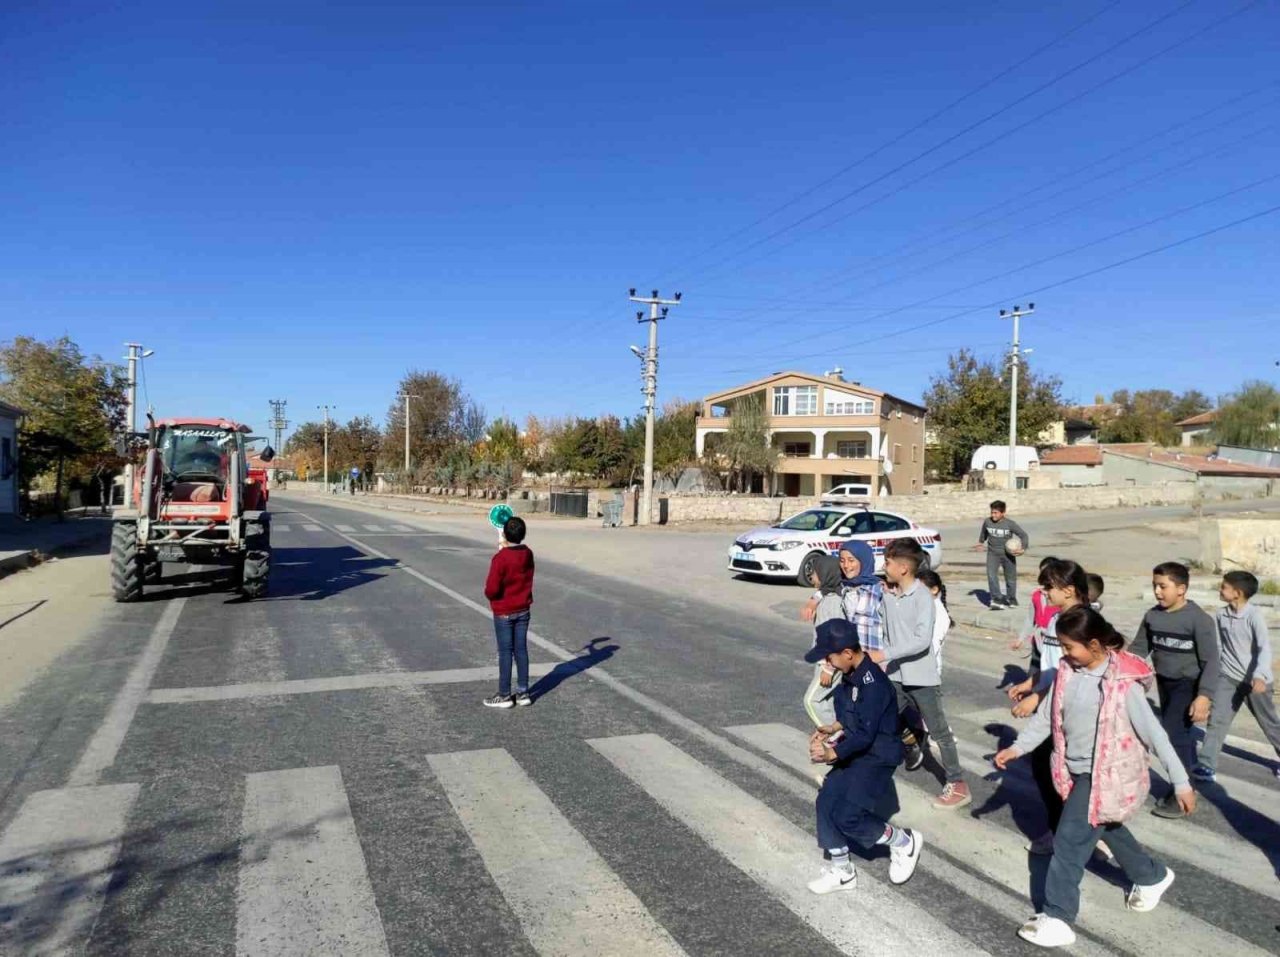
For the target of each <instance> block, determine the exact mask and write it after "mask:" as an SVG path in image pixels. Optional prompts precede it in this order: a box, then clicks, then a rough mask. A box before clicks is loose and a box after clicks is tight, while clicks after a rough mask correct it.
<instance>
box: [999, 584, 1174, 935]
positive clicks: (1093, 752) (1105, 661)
mask: <svg viewBox="0 0 1280 957" xmlns="http://www.w3.org/2000/svg"><path fill="white" fill-rule="evenodd" d="M1057 634H1058V640H1059V641H1060V642H1061V643H1062V656H1063V657H1062V661H1061V662H1060V663H1059V665H1058V672H1057V676H1056V677H1055V679H1054V683H1053V689H1052V692H1051V698H1050V702H1049V706H1048V707H1046V708H1041V709H1040V710H1038V711H1037V712H1036V714H1035V716H1034V717H1033V718H1032V719H1031V721H1030V723H1028V725H1027V727H1026V728H1025V729H1024V730H1023V732H1022V733H1021V734H1020V735H1018V739H1017V740H1016V741H1015V742H1014V743H1013V745H1012V746H1011V747H1008V748H1005V749H1004V750H1002V751H1000V752H999V753H998V754H997V755H996V756H995V765H996V767H997V768H999V769H1001V770H1005V769H1006V768H1007V767H1008V766H1009V764H1010V763H1011V762H1012V761H1014V760H1016V759H1017V758H1020V757H1021V756H1022V755H1024V754H1026V753H1028V752H1029V751H1034V750H1035V749H1036V748H1037V747H1039V745H1040V744H1041V742H1043V741H1045V740H1046V739H1050V738H1051V739H1052V741H1053V779H1054V783H1055V784H1056V786H1057V789H1058V794H1059V795H1061V797H1062V799H1063V801H1064V806H1063V811H1062V820H1061V821H1060V822H1059V824H1058V832H1057V834H1056V835H1055V836H1054V844H1053V858H1052V860H1050V862H1049V873H1048V876H1047V878H1046V880H1045V890H1044V906H1043V908H1042V909H1041V911H1040V912H1039V913H1037V914H1036V915H1035V916H1033V917H1032V918H1030V919H1029V920H1028V921H1027V922H1026V923H1025V924H1023V925H1022V927H1021V928H1020V929H1019V930H1018V936H1019V937H1021V938H1023V939H1024V940H1028V941H1030V942H1031V943H1033V944H1036V945H1038V946H1040V947H1065V946H1067V945H1069V944H1072V943H1074V942H1075V939H1076V935H1075V931H1073V930H1072V929H1071V924H1072V923H1073V922H1074V921H1075V919H1076V917H1077V916H1079V912H1080V881H1081V879H1082V878H1083V877H1084V868H1085V865H1086V864H1087V863H1088V861H1089V857H1090V855H1091V854H1092V853H1093V849H1094V847H1095V846H1096V845H1097V843H1098V839H1099V838H1100V837H1103V836H1104V835H1105V836H1106V840H1107V844H1108V845H1109V846H1110V849H1111V852H1112V854H1114V856H1115V860H1116V863H1117V864H1118V865H1119V866H1120V868H1121V869H1122V870H1123V871H1124V873H1125V877H1127V878H1128V879H1129V881H1130V882H1131V884H1132V886H1131V888H1130V890H1129V894H1128V897H1127V898H1126V900H1125V906H1126V907H1128V908H1129V910H1133V911H1139V912H1143V911H1149V910H1152V909H1153V908H1155V906H1156V905H1157V904H1159V903H1160V898H1161V897H1162V896H1163V895H1164V892H1165V891H1167V890H1168V889H1169V885H1170V884H1172V883H1173V878H1174V874H1173V871H1172V870H1171V869H1170V868H1168V867H1166V866H1165V865H1164V864H1161V863H1160V862H1159V861H1156V860H1154V859H1153V858H1152V857H1151V856H1150V855H1149V854H1147V852H1146V851H1145V850H1143V848H1142V846H1141V845H1140V844H1139V843H1138V842H1137V840H1136V839H1135V838H1134V836H1133V834H1132V833H1130V831H1129V829H1128V828H1127V827H1125V821H1127V820H1129V819H1130V818H1132V817H1133V816H1134V815H1135V814H1137V813H1138V810H1139V809H1140V808H1141V807H1142V805H1143V802H1144V801H1145V799H1146V796H1147V789H1148V787H1149V786H1150V771H1149V768H1148V764H1147V762H1148V760H1149V756H1148V752H1150V751H1154V752H1155V754H1156V755H1157V756H1158V757H1159V758H1160V761H1161V763H1162V764H1164V766H1165V770H1166V772H1167V773H1168V775H1169V780H1171V781H1172V782H1173V787H1174V792H1175V794H1176V795H1177V801H1178V804H1179V805H1180V806H1181V808H1182V809H1183V812H1184V813H1188V814H1189V813H1190V812H1192V811H1193V810H1195V806H1196V795H1195V792H1194V791H1193V790H1192V789H1191V782H1190V780H1189V779H1188V778H1187V772H1186V770H1185V769H1184V768H1183V766H1182V762H1181V761H1180V760H1179V758H1178V755H1177V754H1176V753H1175V752H1174V750H1173V746H1172V745H1171V744H1170V742H1169V737H1168V735H1167V734H1165V732H1164V729H1163V728H1162V727H1161V725H1160V723H1159V722H1158V721H1157V720H1156V718H1155V716H1154V715H1153V714H1152V713H1151V708H1150V707H1149V706H1148V704H1147V698H1146V689H1147V688H1149V687H1150V685H1151V679H1152V671H1151V667H1150V666H1149V665H1148V664H1147V663H1146V662H1145V661H1143V660H1142V659H1141V658H1139V657H1138V656H1137V655H1133V654H1130V653H1128V652H1126V651H1123V650H1122V649H1123V648H1124V639H1123V638H1122V637H1121V636H1120V635H1119V634H1117V633H1116V630H1115V629H1114V628H1112V627H1111V625H1110V623H1108V622H1107V620H1106V619H1105V618H1103V617H1102V616H1101V615H1100V614H1098V612H1096V611H1094V610H1093V609H1091V608H1086V607H1082V606H1078V607H1075V608H1072V609H1069V610H1067V611H1064V612H1063V613H1062V614H1061V615H1060V616H1059V617H1058V623H1057Z"/></svg>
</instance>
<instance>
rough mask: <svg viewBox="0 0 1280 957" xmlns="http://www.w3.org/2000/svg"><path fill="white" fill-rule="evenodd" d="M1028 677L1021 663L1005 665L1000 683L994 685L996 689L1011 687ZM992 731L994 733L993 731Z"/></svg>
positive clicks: (1028, 673) (1029, 675)
mask: <svg viewBox="0 0 1280 957" xmlns="http://www.w3.org/2000/svg"><path fill="white" fill-rule="evenodd" d="M1029 677H1031V674H1030V672H1028V671H1027V669H1026V668H1024V667H1022V666H1021V665H1005V666H1004V677H1003V678H1001V679H1000V683H999V684H998V685H996V690H997V691H998V690H1000V689H1001V688H1012V687H1013V686H1014V685H1016V684H1020V683H1022V682H1023V681H1026V680H1027V679H1028V678H1029ZM987 730H988V731H990V730H991V728H990V727H988V728H987ZM992 733H993V734H994V733H995V732H992Z"/></svg>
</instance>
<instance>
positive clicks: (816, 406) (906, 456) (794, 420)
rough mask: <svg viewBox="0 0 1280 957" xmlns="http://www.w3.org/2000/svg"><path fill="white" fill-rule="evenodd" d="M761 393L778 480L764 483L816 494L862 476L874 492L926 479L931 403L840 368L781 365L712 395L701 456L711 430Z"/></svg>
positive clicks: (725, 425) (705, 410)
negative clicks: (854, 378) (823, 370)
mask: <svg viewBox="0 0 1280 957" xmlns="http://www.w3.org/2000/svg"><path fill="white" fill-rule="evenodd" d="M753 397H754V398H758V400H759V401H760V402H761V403H762V407H763V409H764V415H765V420H766V430H767V435H768V441H769V444H770V446H771V448H772V450H773V452H774V454H775V457H776V458H775V464H774V466H773V480H772V486H773V487H772V488H771V489H762V491H767V492H771V493H773V494H778V493H781V494H783V495H792V496H815V495H821V494H822V493H823V492H826V491H829V490H830V489H831V488H833V487H834V486H836V485H842V484H845V483H848V482H857V483H862V484H866V485H870V486H871V488H872V492H873V494H877V495H887V494H898V495H907V494H911V493H917V492H919V491H921V489H922V488H923V487H924V449H925V408H924V406H922V405H920V404H918V403H915V402H909V401H907V400H906V399H901V398H898V397H897V396H894V395H890V394H889V393H887V392H881V391H879V390H878V389H871V388H868V387H866V386H864V385H862V384H861V383H860V382H849V381H846V380H845V379H844V376H843V374H842V373H841V372H840V371H839V370H836V371H835V372H832V373H830V374H828V375H822V376H819V375H810V374H808V373H805V372H778V373H774V374H773V375H771V376H769V377H768V378H765V379H759V380H756V381H755V382H748V383H745V384H744V385H739V386H735V387H733V388H732V389H725V390H724V391H723V392H717V393H715V394H714V395H710V396H707V397H706V398H705V399H704V400H703V402H702V411H701V413H700V415H699V417H698V423H697V429H696V432H695V445H696V448H695V451H696V453H697V455H698V457H699V458H702V456H703V454H704V453H705V452H707V451H709V450H710V451H714V445H715V439H714V438H711V437H713V436H716V435H717V434H723V433H725V432H728V431H729V428H730V426H731V425H732V424H733V412H734V409H735V407H736V406H737V405H738V403H740V402H742V401H744V400H749V399H752V398H753ZM709 438H711V443H710V449H709V448H708V439H709Z"/></svg>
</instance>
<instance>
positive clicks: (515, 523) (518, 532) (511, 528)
mask: <svg viewBox="0 0 1280 957" xmlns="http://www.w3.org/2000/svg"><path fill="white" fill-rule="evenodd" d="M528 531H529V529H528V527H527V526H526V525H525V524H524V519H523V518H521V517H520V516H519V515H513V516H512V517H511V518H509V519H507V523H506V524H505V525H503V526H502V537H503V538H505V539H506V540H507V541H508V542H509V543H510V544H512V545H519V544H520V543H521V542H523V541H524V536H525V534H526V533H527V532H528Z"/></svg>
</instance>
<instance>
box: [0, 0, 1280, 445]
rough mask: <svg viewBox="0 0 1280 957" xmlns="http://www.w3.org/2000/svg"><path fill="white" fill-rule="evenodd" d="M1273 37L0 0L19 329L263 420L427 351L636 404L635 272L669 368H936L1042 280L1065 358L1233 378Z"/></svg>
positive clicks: (389, 393) (650, 11) (1259, 191)
mask: <svg viewBox="0 0 1280 957" xmlns="http://www.w3.org/2000/svg"><path fill="white" fill-rule="evenodd" d="M1234 11H1240V12H1238V13H1236V14H1235V15H1234V16H1232V13H1233V12H1234ZM1224 18H1225V19H1224ZM1278 53H1280V4H1277V2H1276V0H1256V2H1249V0H1235V2H1226V0H1224V2H1216V0H1190V2H1187V0H1161V2H1156V0H1125V2H1112V0H1083V2H1081V3H1075V4H1061V3H1049V2H1030V3H1028V2H1019V0H994V2H985V3H982V4H957V3H944V2H934V0H918V2H914V3H910V4H901V3H899V4H890V3H874V2H864V3H858V4H849V3H838V2H830V3H814V2H802V3H799V4H786V5H784V4H762V3H752V2H735V3H728V2H723V3H720V2H717V3H698V2H688V0H685V2H681V3H667V2H649V3H645V4H623V3H600V2H599V0H596V2H581V3H543V4H527V3H514V2H506V3H490V2H484V0H479V2H475V3H458V4H437V3H421V2H415V3H408V2H406V3H379V2H362V3H359V4H356V3H345V4H343V3H330V4H314V3H300V2H296V3H295V2H289V3H283V2H270V0H268V2H261V0H258V2H254V3H247V2H238V0H221V2H218V3H211V2H194V0H193V2H190V3H180V4H174V3H159V2H135V3H130V4H119V5H108V4H102V3H97V2H91V0H80V2H76V0H72V2H69V3H65V4H56V5H53V4H39V3H35V2H30V0H28V2H17V3H11V4H6V5H5V11H4V12H3V13H0V60H2V61H3V62H4V63H5V66H4V68H3V69H4V73H5V86H6V93H5V96H4V98H3V100H0V131H2V132H3V138H4V143H5V147H4V149H3V151H0V205H2V207H3V209H4V211H5V213H4V220H5V226H4V228H3V229H0V339H8V338H10V337H12V336H13V335H18V334H30V335H37V336H40V337H52V336H57V335H61V334H64V333H65V334H67V335H70V336H71V337H72V338H74V339H75V340H76V341H78V342H79V343H80V344H81V345H82V347H83V348H85V349H86V350H87V351H89V352H96V353H101V354H102V355H104V356H106V357H109V358H115V357H118V356H121V355H123V346H122V345H121V343H123V342H124V341H126V340H131V339H135V340H140V341H142V342H144V343H145V344H146V345H148V346H150V347H151V348H154V349H155V350H156V355H155V356H154V358H152V359H151V360H149V361H148V364H147V393H148V395H149V398H150V401H151V402H152V404H153V405H154V406H155V407H156V409H157V411H158V412H161V413H165V414H169V413H183V412H190V413H205V414H230V415H233V416H235V417H238V418H241V419H243V420H245V421H248V422H249V423H251V424H253V425H256V426H258V427H259V428H263V427H265V421H266V419H267V412H268V405H267V400H268V399H270V398H286V399H288V401H289V415H290V418H291V419H292V420H293V421H294V422H299V421H303V420H305V419H308V418H313V417H316V416H317V415H318V413H316V412H315V406H316V405H317V404H319V403H325V402H327V403H330V404H332V405H336V406H337V412H336V415H337V416H338V417H340V418H343V419H345V418H347V417H349V416H351V415H357V414H366V413H367V414H371V415H373V416H374V417H375V418H376V419H378V420H379V421H381V420H382V419H383V417H384V415H385V412H386V409H387V407H388V405H389V404H390V402H391V401H392V399H393V396H394V392H395V385H396V382H397V381H398V379H399V376H400V375H401V374H402V373H403V372H404V371H405V370H407V369H409V368H421V369H436V370H439V371H441V372H445V373H447V374H449V375H452V376H456V377H457V378H459V379H460V380H461V381H462V382H463V384H464V386H465V387H466V389H467V390H468V391H469V392H470V393H472V394H473V395H474V396H475V397H476V398H477V399H478V400H479V401H480V402H481V403H482V404H483V405H484V406H485V407H486V409H487V410H488V412H489V413H490V414H491V415H497V414H500V413H504V412H505V413H506V414H508V415H514V416H516V417H518V418H522V417H523V416H524V414H525V413H527V412H534V413H537V414H540V415H557V414H568V413H574V414H587V415H593V414H597V413H601V412H614V413H617V414H619V415H628V414H634V413H635V412H636V411H637V410H638V408H639V406H640V394H639V379H638V371H639V370H638V364H637V362H636V360H635V359H634V358H633V357H632V356H631V354H630V353H629V352H628V349H627V346H628V344H630V343H640V344H642V343H643V336H644V330H643V329H642V328H640V327H638V326H637V325H636V323H635V321H634V312H635V309H636V308H637V307H635V306H634V305H633V304H631V303H629V302H628V301H627V298H626V292H627V289H628V287H630V286H636V287H638V288H639V289H640V290H641V291H642V292H644V291H647V290H650V289H652V288H655V287H656V288H659V289H661V290H662V291H663V293H664V294H669V293H671V292H674V291H675V290H677V289H679V290H680V291H682V292H683V293H684V303H683V304H682V305H681V306H679V307H678V308H675V309H673V310H672V316H671V318H670V319H669V320H668V321H666V322H664V323H663V324H662V327H661V330H660V333H661V359H662V365H661V379H660V399H664V400H665V399H667V398H671V397H673V396H682V397H698V396H701V395H704V394H708V393H710V392H713V391H718V390H719V389H722V388H725V387H728V386H731V385H734V384H736V383H738V382H742V381H746V380H748V379H752V378H756V377H758V376H762V375H766V374H768V373H770V372H772V371H775V370H778V369H783V368H799V369H805V370H809V371H815V372H821V371H823V370H824V369H827V368H830V367H832V366H834V365H840V366H843V367H844V369H845V370H846V376H847V377H848V378H853V379H859V380H861V381H862V382H864V383H866V384H868V385H871V386H874V387H876V388H880V389H884V390H886V391H892V392H895V393H899V394H901V395H903V396H906V397H909V398H916V397H918V396H919V394H920V393H921V391H922V390H923V389H924V388H925V386H926V384H927V381H928V378H929V376H930V374H932V373H933V372H935V371H936V370H938V369H939V368H941V367H942V366H943V365H944V363H945V360H946V356H947V353H948V352H949V351H951V350H953V349H954V348H957V347H959V346H962V345H969V346H972V347H974V348H975V349H977V350H978V351H979V352H981V353H984V354H995V353H997V352H998V351H1000V350H1001V349H1002V348H1004V344H1005V343H1006V342H1007V339H1008V336H1009V328H1008V324H1007V323H1002V321H1001V320H1000V319H999V318H998V317H997V312H996V308H997V306H998V305H1012V304H1013V303H1015V302H1025V301H1026V300H1027V299H1028V298H1031V299H1034V300H1035V301H1036V302H1037V307H1038V308H1037V313H1036V315H1035V317H1034V318H1032V319H1031V320H1028V322H1027V323H1026V325H1025V328H1024V341H1025V344H1026V345H1027V346H1030V347H1032V348H1033V349H1034V350H1035V351H1034V353H1033V354H1032V356H1031V358H1030V361H1031V362H1032V363H1033V364H1035V365H1036V366H1037V367H1038V368H1040V369H1042V370H1045V371H1049V372H1052V373H1054V374H1057V375H1060V376H1061V377H1062V379H1063V380H1064V384H1065V387H1064V392H1065V394H1066V396H1067V397H1068V398H1073V399H1081V400H1085V401H1087V400H1090V399H1091V398H1092V397H1093V395H1094V394H1095V393H1097V392H1110V391H1111V390H1112V389H1114V388H1120V387H1126V388H1131V389H1132V388H1144V387H1168V388H1172V389H1184V388H1191V387H1195V388H1199V389H1202V390H1203V391H1205V392H1208V393H1210V394H1219V393H1222V392H1225V391H1227V390H1230V389H1231V388H1233V387H1235V386H1236V385H1237V384H1238V383H1239V382H1240V381H1241V380H1242V379H1245V378H1251V377H1262V378H1274V376H1275V374H1276V371H1277V370H1276V368H1275V366H1274V363H1275V360H1276V359H1280V335H1278V334H1277V332H1276V329H1277V320H1278V319H1280V309H1278V308H1277V306H1276V305H1275V303H1276V300H1277V298H1278V293H1280V268H1277V253H1278V252H1280V248H1278V247H1280V243H1277V237H1278V236H1280V213H1276V212H1268V211H1272V210H1274V209H1275V208H1276V207H1280V178H1277V176H1278V173H1277V171H1280V163H1278V162H1277V160H1278V159H1280V129H1278V128H1277V120H1276V117H1277V116H1280V74H1277V71H1276V69H1275V64H1276V62H1278V61H1277V54H1278ZM1020 61H1025V62H1020ZM1001 74H1004V75H1001ZM1268 84H1270V85H1268ZM957 100H959V101H960V102H958V103H956V101H957ZM952 104H954V105H952ZM947 107H950V108H949V109H945V108H947ZM988 117H990V118H989V119H988ZM971 127H972V128H971ZM824 183H825V185H821V186H818V184H824ZM815 186H818V188H816V189H813V187H815ZM809 190H812V191H811V192H808V193H807V195H803V194H806V191H809ZM797 197H799V198H797ZM793 200H794V202H793ZM786 204H789V205H786ZM780 207H782V208H781V210H780V211H779V208H780ZM824 207H829V208H825V211H819V210H823V209H824ZM770 214H772V215H770ZM1259 214H1263V215H1259ZM1249 217H1256V218H1252V219H1249ZM1240 220H1247V221H1245V222H1240V223H1238V224H1237V225H1234V226H1231V227H1230V228H1226V229H1222V230H1221V231H1219V232H1216V233H1213V234H1212V235H1209V236H1207V237H1205V238H1203V239H1200V240H1196V241H1192V242H1187V243H1185V244H1183V245H1179V246H1176V247H1174V248H1171V249H1169V250H1167V251H1165V252H1162V253H1158V254H1153V255H1150V256H1147V257H1145V258H1141V259H1137V260H1136V261H1134V262H1131V263H1129V264H1127V265H1123V266H1119V267H1117V268H1114V269H1105V268H1104V267H1107V266H1109V265H1110V264H1113V263H1117V262H1119V261H1121V260H1124V259H1127V258H1130V257H1136V256H1140V255H1141V254H1143V253H1146V252H1148V251H1150V250H1154V249H1157V248H1159V247H1162V246H1166V245H1170V244H1174V243H1178V242H1180V241H1181V240H1184V239H1187V238H1188V237H1192V236H1195V235H1197V234H1199V233H1204V232H1206V231H1208V230H1213V229H1217V228H1218V227H1221V226H1224V225H1226V224H1230V223H1236V222H1237V221H1240ZM1093 270H1102V271H1099V272H1096V273H1095V274H1093V275H1091V276H1087V277H1085V278H1082V279H1079V280H1077V281H1072V282H1067V283H1065V284H1061V285H1058V284H1060V283H1062V282H1063V281H1064V280H1068V279H1071V278H1072V277H1076V276H1079V275H1081V274H1084V273H1088V272H1090V271H1093Z"/></svg>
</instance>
